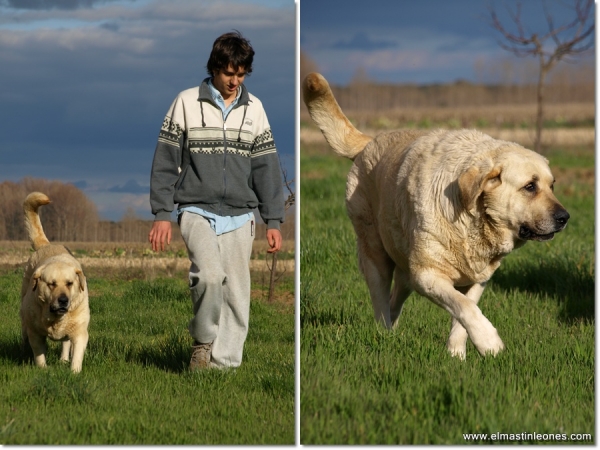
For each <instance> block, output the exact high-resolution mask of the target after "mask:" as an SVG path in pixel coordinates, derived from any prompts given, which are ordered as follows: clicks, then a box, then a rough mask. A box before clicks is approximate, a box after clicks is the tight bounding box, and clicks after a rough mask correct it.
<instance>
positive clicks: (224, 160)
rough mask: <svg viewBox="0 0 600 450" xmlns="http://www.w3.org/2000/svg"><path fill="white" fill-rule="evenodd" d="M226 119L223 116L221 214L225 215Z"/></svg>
mask: <svg viewBox="0 0 600 450" xmlns="http://www.w3.org/2000/svg"><path fill="white" fill-rule="evenodd" d="M225 121H226V119H225V117H223V196H222V197H221V202H220V203H219V216H222V215H223V203H225V195H226V194H227V176H226V173H227V172H226V169H227V124H226V123H225Z"/></svg>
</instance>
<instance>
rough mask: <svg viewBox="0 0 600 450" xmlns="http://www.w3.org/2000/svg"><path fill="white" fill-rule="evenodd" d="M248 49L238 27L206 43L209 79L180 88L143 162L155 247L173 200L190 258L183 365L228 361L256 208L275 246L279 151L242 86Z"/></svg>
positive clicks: (245, 285)
mask: <svg viewBox="0 0 600 450" xmlns="http://www.w3.org/2000/svg"><path fill="white" fill-rule="evenodd" d="M253 57H254V50H253V49H252V46H251V45H250V43H249V42H248V40H246V39H245V38H244V37H243V36H242V35H241V34H240V33H239V32H232V33H226V34H224V35H222V36H220V37H219V38H217V39H216V41H215V42H214V45H213V49H212V52H211V54H210V57H209V60H208V63H207V65H206V68H207V71H208V74H209V75H210V77H209V78H206V79H205V80H204V81H203V82H202V84H201V85H200V86H198V87H195V88H192V89H188V90H185V91H183V92H181V93H180V94H179V95H178V96H177V98H176V99H175V101H174V102H173V104H172V105H171V107H170V109H169V111H168V112H167V115H166V117H165V119H164V121H163V125H162V128H161V130H160V134H159V137H158V143H157V145H156V150H155V153H154V160H153V163H152V174H151V180H150V204H151V207H152V213H153V214H154V215H155V220H154V223H153V226H152V229H151V231H150V233H149V236H148V238H149V240H150V242H151V243H152V248H153V250H155V251H158V250H164V244H165V241H166V242H167V244H169V243H170V241H171V222H170V216H171V212H172V211H173V209H174V207H175V204H177V205H178V207H177V220H178V223H179V225H180V229H181V235H182V236H183V239H184V241H185V244H186V247H187V250H188V255H189V258H190V261H191V267H190V273H189V283H190V284H189V285H190V292H191V297H192V305H193V314H194V315H193V318H192V319H191V321H190V323H189V327H188V328H189V331H190V334H191V336H192V337H193V339H194V344H193V346H192V357H191V361H190V369H192V370H197V369H204V368H209V367H238V366H239V365H240V364H241V361H242V353H243V347H244V342H245V340H246V335H247V333H248V320H249V314H250V269H249V260H250V255H251V252H252V242H253V241H254V232H255V219H254V214H253V212H252V211H253V210H254V209H255V208H258V211H259V213H260V215H261V217H262V219H263V221H264V222H265V223H266V224H267V241H268V243H269V247H270V248H269V250H268V252H270V253H272V252H276V251H278V250H279V249H280V248H281V241H282V238H281V233H280V231H279V228H280V223H281V222H283V219H284V200H283V184H282V179H281V172H280V166H279V157H278V155H277V151H276V148H275V142H274V140H273V136H272V133H271V128H270V126H269V122H268V120H267V116H266V113H265V111H264V109H263V106H262V103H261V102H260V100H259V99H258V98H256V97H255V96H253V95H252V94H250V93H249V92H248V90H247V89H246V87H245V86H244V84H243V81H244V78H245V77H246V76H248V75H249V74H250V73H251V72H252V61H253Z"/></svg>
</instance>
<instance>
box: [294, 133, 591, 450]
mask: <svg viewBox="0 0 600 450" xmlns="http://www.w3.org/2000/svg"><path fill="white" fill-rule="evenodd" d="M547 156H548V158H549V159H550V162H551V166H552V167H553V170H554V173H555V176H556V178H557V184H556V194H557V196H558V198H559V199H560V200H561V201H562V203H563V204H564V205H565V207H566V208H567V209H568V210H569V212H570V214H571V220H570V222H569V226H568V227H567V228H566V230H565V231H564V232H562V233H559V234H558V235H557V236H556V237H555V239H554V240H553V241H550V242H546V243H536V242H533V243H528V244H527V245H526V246H525V247H523V248H522V249H519V250H517V251H515V252H514V253H512V254H511V255H509V256H508V257H507V258H506V259H505V260H504V262H503V263H502V266H501V267H500V269H499V270H498V271H497V272H496V274H495V275H494V277H493V278H492V280H491V282H490V283H489V284H488V288H487V289H486V291H485V292H484V294H483V296H482V299H481V302H480V307H481V309H482V311H483V313H484V314H485V315H486V316H487V317H488V318H489V319H490V321H491V322H492V323H493V324H494V326H495V327H496V328H497V329H498V332H499V334H500V336H501V337H502V339H503V341H504V343H505V345H506V351H504V352H503V353H501V354H500V355H499V356H498V357H496V358H493V357H487V358H483V357H481V356H479V354H478V353H477V351H476V350H475V348H474V347H473V345H472V344H471V343H470V342H469V343H468V346H467V360H466V361H464V362H463V361H459V360H457V359H453V358H451V357H450V356H449V354H448V353H447V351H446V349H445V342H446V339H447V336H448V332H449V330H450V318H449V316H448V314H447V313H446V312H445V311H443V310H442V309H441V308H438V307H437V306H435V305H434V304H433V303H431V302H430V301H429V300H427V299H425V298H423V297H420V296H419V295H417V294H414V293H413V294H412V295H411V297H410V298H409V299H408V300H407V302H406V304H405V306H404V309H403V312H402V317H401V318H400V323H399V326H398V328H396V329H395V330H393V331H386V330H384V329H382V328H381V327H379V326H377V325H376V324H375V321H374V319H373V313H372V308H371V304H370V299H369V294H368V290H367V287H366V284H365V283H364V281H363V279H362V276H361V275H360V274H359V271H358V267H357V260H356V247H355V236H354V232H353V230H352V226H351V224H350V221H349V219H348V218H347V215H346V211H345V205H344V191H345V179H346V174H347V172H348V170H349V168H350V165H351V162H350V161H348V160H345V159H342V158H340V157H336V156H333V155H332V152H331V151H328V150H327V149H326V147H325V146H324V145H317V144H312V145H304V144H303V145H302V146H301V161H300V162H301V189H300V191H301V200H302V207H301V216H300V239H301V241H300V242H301V247H300V269H301V275H300V281H301V286H300V288H299V289H300V314H301V316H300V321H301V353H300V387H301V394H300V414H301V417H300V442H301V444H304V445H310V444H465V443H468V442H471V441H475V442H479V443H484V444H490V443H492V442H495V443H503V444H509V443H511V442H512V443H518V442H521V443H543V442H545V443H550V444H561V443H563V444H564V443H565V442H564V441H563V439H565V438H566V439H567V440H569V441H570V442H568V443H585V444H588V445H589V444H591V443H592V442H593V439H595V436H594V431H595V414H594V388H595V384H594V364H595V361H594V354H595V343H594V326H595V321H594V277H595V267H594V169H593V164H594V150H593V148H578V149H569V148H562V149H554V150H551V151H550V152H549V154H548V155H547ZM467 433H472V434H475V433H477V434H479V436H476V437H473V438H472V439H471V441H469V440H467V439H466V437H465V436H464V435H465V434H467ZM493 433H504V434H505V435H503V436H502V437H498V436H497V437H496V441H491V440H490V439H492V436H491V435H492V434H493ZM521 433H529V435H522V434H521ZM533 433H539V434H540V435H541V436H536V435H533ZM550 433H552V434H559V436H558V439H561V440H560V441H557V440H552V439H551V437H550V436H549V434H550ZM482 434H488V439H486V438H485V437H484V436H482ZM510 434H513V436H512V438H511V437H510ZM544 434H546V436H545V439H546V440H544ZM584 434H587V436H584ZM571 435H573V436H571ZM509 439H512V441H510V440H509Z"/></svg>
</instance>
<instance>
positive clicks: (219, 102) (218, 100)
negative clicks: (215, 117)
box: [208, 79, 242, 119]
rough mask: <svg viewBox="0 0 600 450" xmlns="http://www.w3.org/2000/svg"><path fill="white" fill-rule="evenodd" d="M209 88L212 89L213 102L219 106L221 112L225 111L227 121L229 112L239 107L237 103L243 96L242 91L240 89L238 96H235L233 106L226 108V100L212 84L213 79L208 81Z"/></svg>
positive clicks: (224, 116)
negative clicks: (236, 106)
mask: <svg viewBox="0 0 600 450" xmlns="http://www.w3.org/2000/svg"><path fill="white" fill-rule="evenodd" d="M208 87H209V88H210V93H211V94H212V98H213V100H214V101H215V103H216V104H217V105H219V108H221V111H223V119H226V118H227V115H228V114H229V111H231V110H232V109H233V107H234V106H235V105H237V102H238V100H239V99H240V96H241V95H242V90H241V89H240V88H238V90H237V95H236V96H235V98H234V99H233V101H232V102H231V104H230V105H229V106H225V99H224V98H223V96H222V95H221V93H220V92H219V90H218V89H217V88H216V87H215V85H214V84H212V79H210V80H208Z"/></svg>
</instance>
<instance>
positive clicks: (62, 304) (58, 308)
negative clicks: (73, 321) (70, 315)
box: [50, 294, 69, 315]
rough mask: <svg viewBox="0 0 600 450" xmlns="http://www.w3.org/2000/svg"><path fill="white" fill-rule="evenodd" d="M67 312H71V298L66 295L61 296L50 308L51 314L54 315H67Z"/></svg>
mask: <svg viewBox="0 0 600 450" xmlns="http://www.w3.org/2000/svg"><path fill="white" fill-rule="evenodd" d="M67 311H69V297H67V295H66V294H61V295H60V296H59V297H58V298H57V299H56V302H54V303H53V304H52V306H50V312H52V313H54V314H59V315H63V314H66V313H67Z"/></svg>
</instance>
